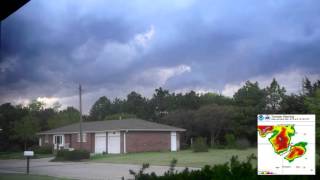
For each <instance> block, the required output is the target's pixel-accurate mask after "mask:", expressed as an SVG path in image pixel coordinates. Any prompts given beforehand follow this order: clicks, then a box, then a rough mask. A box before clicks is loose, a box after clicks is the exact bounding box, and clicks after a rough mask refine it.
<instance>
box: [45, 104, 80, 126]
mask: <svg viewBox="0 0 320 180" xmlns="http://www.w3.org/2000/svg"><path fill="white" fill-rule="evenodd" d="M79 119H80V112H79V111H78V110H77V109H75V108H74V107H67V108H66V109H64V110H62V111H59V112H58V113H57V114H56V115H55V116H53V117H51V118H49V119H48V126H49V129H52V128H57V127H61V126H64V125H68V124H72V123H76V122H79Z"/></svg>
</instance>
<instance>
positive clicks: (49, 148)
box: [34, 146, 53, 154]
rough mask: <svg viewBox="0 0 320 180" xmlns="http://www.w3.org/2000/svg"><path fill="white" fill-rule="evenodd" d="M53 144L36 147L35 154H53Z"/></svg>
mask: <svg viewBox="0 0 320 180" xmlns="http://www.w3.org/2000/svg"><path fill="white" fill-rule="evenodd" d="M52 149H53V147H52V146H41V147H36V148H34V153H35V154H52Z"/></svg>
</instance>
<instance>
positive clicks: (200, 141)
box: [192, 137, 208, 152]
mask: <svg viewBox="0 0 320 180" xmlns="http://www.w3.org/2000/svg"><path fill="white" fill-rule="evenodd" d="M192 149H193V152H208V145H207V142H206V139H205V138H203V137H197V138H196V139H195V141H194V143H193V145H192Z"/></svg>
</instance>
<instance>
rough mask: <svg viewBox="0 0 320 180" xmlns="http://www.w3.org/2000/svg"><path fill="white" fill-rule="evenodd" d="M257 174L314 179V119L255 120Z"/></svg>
mask: <svg viewBox="0 0 320 180" xmlns="http://www.w3.org/2000/svg"><path fill="white" fill-rule="evenodd" d="M257 122H258V123H257V124H258V125H257V136H258V174H259V175H315V173H316V172H315V115H295V114H292V115H291V114H260V115H258V116H257Z"/></svg>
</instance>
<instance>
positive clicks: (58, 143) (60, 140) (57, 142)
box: [53, 135, 64, 149]
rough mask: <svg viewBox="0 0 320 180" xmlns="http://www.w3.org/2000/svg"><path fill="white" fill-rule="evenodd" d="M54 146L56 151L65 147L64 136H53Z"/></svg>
mask: <svg viewBox="0 0 320 180" xmlns="http://www.w3.org/2000/svg"><path fill="white" fill-rule="evenodd" d="M53 145H54V149H61V147H63V146H64V136H63V135H54V136H53Z"/></svg>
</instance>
